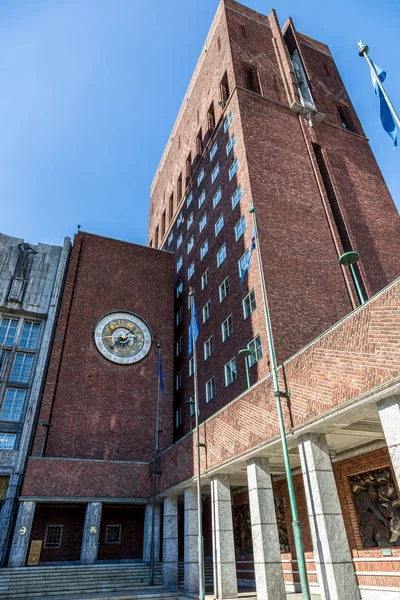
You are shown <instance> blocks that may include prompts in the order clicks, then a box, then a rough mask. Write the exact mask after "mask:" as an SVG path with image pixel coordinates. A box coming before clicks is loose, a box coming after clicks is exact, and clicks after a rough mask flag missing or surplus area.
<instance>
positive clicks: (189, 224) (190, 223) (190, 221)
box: [186, 213, 193, 230]
mask: <svg viewBox="0 0 400 600" xmlns="http://www.w3.org/2000/svg"><path fill="white" fill-rule="evenodd" d="M192 223H193V213H190V215H189V216H188V220H187V223H186V229H188V230H189V229H190V228H191V226H192Z"/></svg>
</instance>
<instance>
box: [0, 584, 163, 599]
mask: <svg viewBox="0 0 400 600" xmlns="http://www.w3.org/2000/svg"><path fill="white" fill-rule="evenodd" d="M128 592H129V594H130V595H131V594H135V593H136V595H137V594H138V592H141V595H142V596H147V597H148V596H150V595H153V596H154V594H156V597H161V596H163V595H166V591H165V590H164V588H163V587H162V586H153V587H148V588H146V589H143V587H133V586H123V587H119V586H118V587H115V586H109V587H108V586H107V588H106V589H101V586H92V587H88V588H85V589H76V590H74V589H70V588H69V589H63V588H58V589H54V590H44V589H41V590H36V589H32V588H30V589H28V590H25V591H15V592H14V591H13V590H8V591H1V592H0V598H4V599H7V600H11V599H12V598H24V599H28V598H41V597H43V598H47V597H57V596H76V595H88V594H100V595H101V594H107V595H108V594H112V593H119V594H120V595H127V594H128ZM168 593H169V592H168ZM168 593H167V594H168ZM170 595H171V594H170Z"/></svg>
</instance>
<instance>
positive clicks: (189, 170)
mask: <svg viewBox="0 0 400 600" xmlns="http://www.w3.org/2000/svg"><path fill="white" fill-rule="evenodd" d="M191 178H192V153H191V152H189V154H188V157H187V159H186V186H188V185H189V181H190V180H191Z"/></svg>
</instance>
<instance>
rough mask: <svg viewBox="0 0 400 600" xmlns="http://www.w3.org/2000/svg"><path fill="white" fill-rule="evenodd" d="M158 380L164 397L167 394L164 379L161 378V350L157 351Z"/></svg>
mask: <svg viewBox="0 0 400 600" xmlns="http://www.w3.org/2000/svg"><path fill="white" fill-rule="evenodd" d="M158 380H159V382H160V388H161V391H162V393H163V394H164V398H166V397H167V394H166V392H165V387H164V379H163V373H162V360H161V351H160V352H159V353H158Z"/></svg>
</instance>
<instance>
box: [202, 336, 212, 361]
mask: <svg viewBox="0 0 400 600" xmlns="http://www.w3.org/2000/svg"><path fill="white" fill-rule="evenodd" d="M213 352H214V347H213V338H212V336H211V337H209V338H208V340H207V341H206V342H204V360H207V359H209V358H210V356H211V355H212V353H213Z"/></svg>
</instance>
